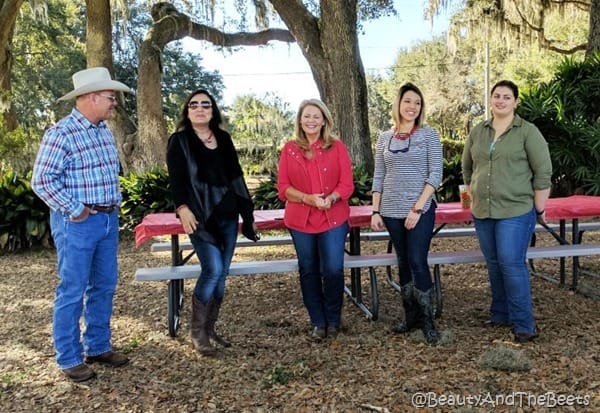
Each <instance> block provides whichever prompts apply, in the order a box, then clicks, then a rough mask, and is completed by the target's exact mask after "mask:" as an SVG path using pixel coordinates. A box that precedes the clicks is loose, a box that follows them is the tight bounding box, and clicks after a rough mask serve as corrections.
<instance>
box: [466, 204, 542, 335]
mask: <svg viewBox="0 0 600 413" xmlns="http://www.w3.org/2000/svg"><path fill="white" fill-rule="evenodd" d="M535 221H536V216H535V210H534V209H533V208H532V209H531V211H529V212H528V213H526V214H524V215H520V216H516V217H511V218H503V219H492V218H487V219H478V218H474V222H475V230H476V231H477V238H479V246H480V248H481V252H482V253H483V255H484V256H485V261H486V264H487V268H488V276H489V279H490V287H491V290H492V304H491V306H490V317H491V319H492V321H496V322H499V323H510V324H512V326H513V330H514V332H515V333H527V334H532V333H533V331H534V328H535V323H534V320H533V304H532V302H531V285H530V281H529V270H528V268H527V261H526V258H527V248H528V246H529V242H530V241H531V235H532V234H533V229H534V228H535Z"/></svg>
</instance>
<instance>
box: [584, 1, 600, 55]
mask: <svg viewBox="0 0 600 413" xmlns="http://www.w3.org/2000/svg"><path fill="white" fill-rule="evenodd" d="M597 50H600V0H592V3H591V6H590V32H589V34H588V43H587V49H586V51H585V55H586V56H591V55H592V53H594V52H595V51H597Z"/></svg>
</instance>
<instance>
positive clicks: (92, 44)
mask: <svg viewBox="0 0 600 413" xmlns="http://www.w3.org/2000/svg"><path fill="white" fill-rule="evenodd" d="M110 10H111V9H110V0H86V16H87V37H86V50H87V53H86V56H87V66H88V67H97V66H104V67H106V68H107V69H108V71H109V72H110V73H111V76H112V77H113V78H114V73H115V70H114V64H113V54H112V31H111V27H112V25H111V12H110ZM128 86H131V85H128ZM116 95H117V97H118V99H119V102H120V103H122V102H123V93H122V92H118V93H116ZM114 113H115V115H114V117H113V118H112V119H110V120H108V121H107V123H108V126H109V127H110V130H111V131H112V133H113V136H114V137H115V140H116V142H117V148H118V150H119V157H120V159H121V166H122V168H123V173H125V174H126V173H128V172H130V171H131V170H132V165H131V164H132V159H131V152H132V150H131V146H132V144H131V140H133V139H135V132H136V128H135V125H134V123H133V122H132V121H131V119H130V118H129V117H128V116H127V113H125V110H124V109H123V106H122V105H118V106H117V109H116V111H115V112H114Z"/></svg>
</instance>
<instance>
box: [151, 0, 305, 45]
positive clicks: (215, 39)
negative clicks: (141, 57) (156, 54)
mask: <svg viewBox="0 0 600 413" xmlns="http://www.w3.org/2000/svg"><path fill="white" fill-rule="evenodd" d="M151 15H152V19H153V20H154V26H153V27H152V29H151V30H150V32H149V33H148V36H150V37H152V38H153V39H154V40H155V44H157V45H158V46H159V47H163V46H164V45H165V44H167V43H169V42H172V41H174V40H179V39H182V38H184V37H191V38H194V39H196V40H206V41H208V42H211V43H213V44H215V45H218V46H222V47H232V46H257V45H263V44H267V43H268V42H269V41H271V40H276V41H280V42H286V43H293V42H295V41H296V40H295V39H294V37H293V36H292V34H291V33H290V32H289V31H288V30H285V29H266V30H261V31H259V32H254V33H249V32H237V33H224V32H222V31H220V30H217V29H215V28H213V27H209V26H206V25H204V24H199V23H195V22H193V21H192V20H191V19H190V17H189V16H188V15H186V14H183V13H181V12H179V11H178V10H177V9H176V8H175V6H173V5H172V4H170V3H157V4H155V5H154V6H153V7H152V10H151Z"/></svg>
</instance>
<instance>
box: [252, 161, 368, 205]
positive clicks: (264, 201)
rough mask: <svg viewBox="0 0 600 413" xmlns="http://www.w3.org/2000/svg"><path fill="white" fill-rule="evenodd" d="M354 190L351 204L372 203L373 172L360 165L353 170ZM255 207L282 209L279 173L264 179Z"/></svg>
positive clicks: (255, 195)
mask: <svg viewBox="0 0 600 413" xmlns="http://www.w3.org/2000/svg"><path fill="white" fill-rule="evenodd" d="M353 174H354V192H353V193H352V196H351V197H350V201H349V202H350V205H370V204H371V186H372V184H373V178H372V176H371V173H370V172H369V171H368V170H367V169H366V168H365V167H364V166H363V165H358V166H356V167H355V168H354V170H353ZM253 200H254V208H255V209H282V208H285V203H284V202H282V201H281V200H280V199H279V198H278V197H277V175H276V174H275V173H271V174H270V175H269V178H268V179H266V180H264V181H262V182H261V183H260V185H259V186H258V187H257V188H256V190H255V191H254V196H253Z"/></svg>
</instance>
